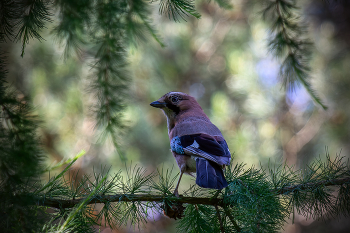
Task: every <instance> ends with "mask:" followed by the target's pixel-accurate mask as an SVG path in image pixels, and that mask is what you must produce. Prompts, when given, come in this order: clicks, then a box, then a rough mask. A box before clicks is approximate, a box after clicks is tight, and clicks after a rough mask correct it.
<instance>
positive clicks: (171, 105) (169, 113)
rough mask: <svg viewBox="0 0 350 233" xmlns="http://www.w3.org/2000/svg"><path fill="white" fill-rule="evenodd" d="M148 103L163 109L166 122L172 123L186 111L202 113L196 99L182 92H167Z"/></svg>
mask: <svg viewBox="0 0 350 233" xmlns="http://www.w3.org/2000/svg"><path fill="white" fill-rule="evenodd" d="M150 105H151V106H152V107H155V108H160V109H162V110H163V112H164V114H165V115H166V117H167V119H168V124H169V123H170V124H171V123H173V122H174V121H175V119H176V118H177V117H178V116H179V115H183V113H186V112H187V113H189V114H191V113H192V114H201V113H203V114H204V112H203V110H202V108H201V106H199V104H198V102H197V101H196V99H195V98H194V97H192V96H190V95H187V94H185V93H182V92H169V93H167V94H165V95H163V96H162V97H160V98H159V99H158V100H157V101H154V102H152V103H151V104H150ZM169 121H170V122H169ZM168 126H169V125H168Z"/></svg>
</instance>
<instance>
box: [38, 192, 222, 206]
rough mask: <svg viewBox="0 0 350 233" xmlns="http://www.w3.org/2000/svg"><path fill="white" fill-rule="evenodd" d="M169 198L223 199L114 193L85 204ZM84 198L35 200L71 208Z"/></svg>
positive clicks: (214, 202)
mask: <svg viewBox="0 0 350 233" xmlns="http://www.w3.org/2000/svg"><path fill="white" fill-rule="evenodd" d="M167 198H168V199H170V200H172V201H174V202H177V203H187V204H202V205H212V206H215V205H223V199H221V198H215V199H211V198H203V197H180V198H176V197H174V196H173V195H169V196H157V195H150V194H116V195H100V196H95V197H93V198H92V199H91V200H89V201H88V202H87V204H96V203H106V202H140V201H148V202H164V200H165V199H167ZM85 199H86V198H79V199H74V200H62V199H53V198H40V199H39V200H37V203H36V204H37V205H39V206H46V207H52V208H57V209H65V208H73V207H74V206H76V205H78V204H79V203H81V202H82V201H85Z"/></svg>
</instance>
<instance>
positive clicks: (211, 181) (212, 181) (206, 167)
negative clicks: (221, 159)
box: [196, 158, 228, 189]
mask: <svg viewBox="0 0 350 233" xmlns="http://www.w3.org/2000/svg"><path fill="white" fill-rule="evenodd" d="M196 168H197V178H196V184H197V185H199V186H200V187H202V188H211V189H223V188H225V187H227V185H228V183H227V181H226V179H225V176H224V173H223V171H222V169H221V167H220V166H219V165H218V164H215V163H214V162H211V161H208V160H206V159H201V158H198V159H196Z"/></svg>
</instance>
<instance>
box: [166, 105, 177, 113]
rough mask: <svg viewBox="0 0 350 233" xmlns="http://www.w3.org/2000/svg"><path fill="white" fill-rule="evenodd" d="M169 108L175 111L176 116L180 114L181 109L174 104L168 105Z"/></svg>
mask: <svg viewBox="0 0 350 233" xmlns="http://www.w3.org/2000/svg"><path fill="white" fill-rule="evenodd" d="M166 106H167V108H169V109H170V110H171V111H173V112H174V113H175V114H179V112H180V108H179V107H178V106H176V105H174V104H172V103H167V104H166Z"/></svg>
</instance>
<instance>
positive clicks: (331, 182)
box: [271, 177, 350, 195]
mask: <svg viewBox="0 0 350 233" xmlns="http://www.w3.org/2000/svg"><path fill="white" fill-rule="evenodd" d="M345 183H350V177H346V178H339V179H332V180H322V181H318V182H314V183H313V182H309V183H305V184H297V185H292V186H286V187H283V188H280V189H275V190H271V191H272V192H276V194H278V195H280V194H286V193H291V192H293V191H295V190H307V189H311V188H314V187H320V186H332V185H342V184H345Z"/></svg>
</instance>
